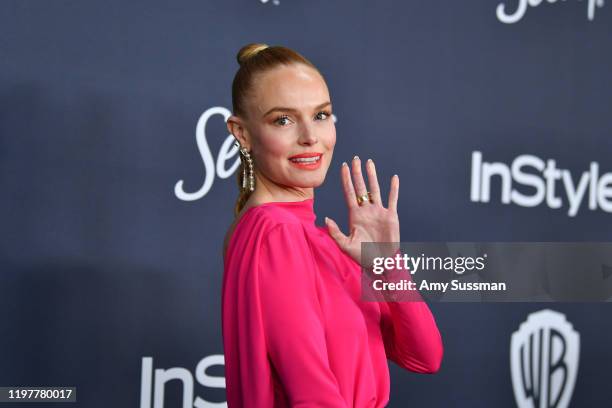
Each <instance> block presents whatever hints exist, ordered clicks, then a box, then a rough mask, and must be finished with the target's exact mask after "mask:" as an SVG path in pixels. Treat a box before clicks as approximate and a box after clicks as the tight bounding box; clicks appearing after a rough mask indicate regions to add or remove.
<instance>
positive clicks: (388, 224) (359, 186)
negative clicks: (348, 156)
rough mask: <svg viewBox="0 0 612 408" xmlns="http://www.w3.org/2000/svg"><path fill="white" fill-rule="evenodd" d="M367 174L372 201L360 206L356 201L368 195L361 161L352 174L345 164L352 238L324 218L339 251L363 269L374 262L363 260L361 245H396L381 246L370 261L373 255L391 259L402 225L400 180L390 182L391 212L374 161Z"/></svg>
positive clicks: (367, 168)
mask: <svg viewBox="0 0 612 408" xmlns="http://www.w3.org/2000/svg"><path fill="white" fill-rule="evenodd" d="M366 172H367V177H368V183H369V187H370V189H369V191H370V194H371V195H370V197H371V201H369V200H367V199H366V200H364V201H363V202H362V203H361V205H359V204H358V202H357V200H356V197H358V196H361V195H363V194H366V191H367V189H366V184H365V181H364V178H363V175H362V173H361V161H360V160H359V158H358V157H357V156H355V158H354V159H353V162H352V170H349V166H348V165H347V164H346V163H343V165H342V170H341V177H342V187H343V191H344V198H345V201H346V205H347V207H348V211H349V229H350V232H349V235H345V234H344V233H343V232H342V231H341V230H340V228H339V227H338V224H336V222H335V221H333V220H332V219H330V218H327V217H326V218H325V221H326V224H327V227H328V231H329V234H330V235H331V237H332V238H333V239H334V241H336V243H337V244H338V246H339V247H340V249H342V250H343V251H344V252H345V253H347V254H348V255H349V256H350V257H351V258H352V259H354V260H355V261H356V262H357V263H359V264H361V265H362V266H364V267H368V266H370V265H371V259H365V260H364V259H362V256H361V255H362V254H361V250H362V246H361V244H362V243H363V242H376V243H383V242H384V243H387V242H389V243H394V244H393V245H391V246H389V245H385V246H382V247H381V248H383V249H381V251H380V253H378V254H374V253H372V254H370V253H368V258H370V257H371V256H374V255H376V256H379V255H380V256H392V255H393V253H394V252H395V250H396V249H397V247H398V246H399V241H400V225H399V217H398V215H397V199H398V195H399V177H398V176H397V175H395V176H393V177H392V178H391V188H390V190H389V200H388V208H385V207H384V206H383V204H382V199H381V196H380V188H379V185H378V179H377V177H376V168H375V166H374V162H373V161H372V160H368V161H367V162H366ZM351 178H352V179H353V180H354V183H353V180H351ZM368 252H370V251H368Z"/></svg>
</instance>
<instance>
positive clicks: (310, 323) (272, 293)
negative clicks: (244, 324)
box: [259, 224, 347, 407]
mask: <svg viewBox="0 0 612 408" xmlns="http://www.w3.org/2000/svg"><path fill="white" fill-rule="evenodd" d="M316 268H317V266H316V265H315V263H314V258H313V255H312V253H311V249H310V247H309V244H308V242H307V241H306V239H305V237H304V232H303V228H302V227H301V226H300V225H299V224H280V225H277V226H276V227H274V228H273V229H272V230H271V231H270V232H269V233H267V234H266V237H265V238H264V241H263V243H262V246H261V252H260V258H259V295H260V299H259V301H260V307H261V315H262V316H263V327H264V332H265V338H266V345H267V349H268V353H269V356H270V361H271V362H272V365H273V366H274V368H275V369H276V372H277V373H278V376H279V379H280V382H281V383H282V384H283V385H284V386H285V391H286V393H287V397H288V399H289V402H290V405H291V406H292V407H323V406H324V407H347V404H346V402H345V401H344V399H343V398H342V396H341V394H340V392H339V390H338V383H337V380H336V377H335V376H334V374H333V373H332V371H331V370H330V367H329V363H328V361H329V357H328V353H327V346H326V343H325V342H326V340H325V332H324V327H323V319H322V314H321V313H322V312H321V307H320V304H319V300H318V295H317V273H316Z"/></svg>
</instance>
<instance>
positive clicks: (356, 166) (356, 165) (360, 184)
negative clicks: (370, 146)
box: [352, 156, 369, 205]
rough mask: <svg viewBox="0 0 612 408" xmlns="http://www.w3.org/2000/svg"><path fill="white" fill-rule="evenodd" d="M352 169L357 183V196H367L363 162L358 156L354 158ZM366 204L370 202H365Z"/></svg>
mask: <svg viewBox="0 0 612 408" xmlns="http://www.w3.org/2000/svg"><path fill="white" fill-rule="evenodd" d="M352 169H353V171H352V173H353V182H354V183H355V192H356V193H357V196H360V195H363V194H366V193H367V191H368V190H367V188H366V184H365V180H364V179H363V174H362V173H361V160H360V159H359V157H358V156H355V157H354V158H353V163H352ZM364 203H369V200H366V201H364ZM362 205H363V204H362Z"/></svg>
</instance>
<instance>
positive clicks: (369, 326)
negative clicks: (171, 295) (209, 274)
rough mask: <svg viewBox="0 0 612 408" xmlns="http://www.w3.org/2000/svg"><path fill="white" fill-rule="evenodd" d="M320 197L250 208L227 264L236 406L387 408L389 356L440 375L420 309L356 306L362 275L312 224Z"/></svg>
mask: <svg viewBox="0 0 612 408" xmlns="http://www.w3.org/2000/svg"><path fill="white" fill-rule="evenodd" d="M313 205H314V199H313V198H310V199H307V200H304V201H298V202H271V203H265V204H263V205H259V206H256V207H251V208H249V209H247V210H246V211H245V213H244V214H243V215H242V218H241V219H240V220H239V222H238V224H237V225H236V227H235V229H234V232H233V234H232V237H231V240H230V242H229V244H228V249H227V255H226V259H225V264H224V275H223V295H222V326H223V347H224V352H225V378H226V390H227V401H228V405H229V407H230V408H238V407H256V408H264V407H358V408H365V407H384V406H385V405H386V404H387V403H388V400H389V367H388V365H387V358H388V359H390V360H392V361H394V362H395V363H397V364H398V365H400V366H401V367H403V368H405V369H408V370H410V371H415V372H419V373H432V372H436V371H437V370H438V368H439V366H440V362H441V359H442V355H443V346H442V340H441V337H440V333H439V332H438V328H437V326H436V322H435V320H434V318H433V316H432V314H431V312H430V310H429V307H428V306H427V304H426V303H424V302H389V303H385V302H363V301H360V299H359V298H360V290H361V286H360V285H361V280H360V279H361V268H360V266H359V264H358V263H357V262H355V261H354V260H353V259H352V258H350V257H349V256H348V255H346V254H345V253H344V252H342V250H340V248H339V247H338V245H337V244H336V243H335V241H334V240H333V239H332V238H331V236H330V235H329V233H328V232H327V228H325V227H319V226H317V225H315V220H316V215H315V213H314V211H313Z"/></svg>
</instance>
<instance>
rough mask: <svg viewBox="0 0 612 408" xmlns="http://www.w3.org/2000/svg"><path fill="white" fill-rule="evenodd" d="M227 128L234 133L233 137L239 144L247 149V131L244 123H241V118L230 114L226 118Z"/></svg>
mask: <svg viewBox="0 0 612 408" xmlns="http://www.w3.org/2000/svg"><path fill="white" fill-rule="evenodd" d="M226 123H227V130H228V131H229V132H230V133H231V134H232V135H234V137H235V138H236V139H237V140H238V142H239V143H240V146H243V147H245V148H246V149H247V150H249V141H248V137H247V132H246V131H245V129H244V125H243V124H242V119H240V118H239V117H238V116H235V115H232V116H230V117H229V118H227V121H226Z"/></svg>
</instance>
